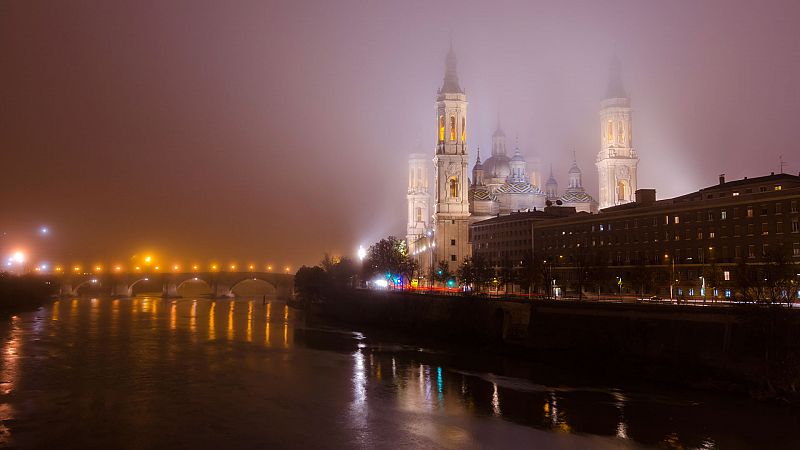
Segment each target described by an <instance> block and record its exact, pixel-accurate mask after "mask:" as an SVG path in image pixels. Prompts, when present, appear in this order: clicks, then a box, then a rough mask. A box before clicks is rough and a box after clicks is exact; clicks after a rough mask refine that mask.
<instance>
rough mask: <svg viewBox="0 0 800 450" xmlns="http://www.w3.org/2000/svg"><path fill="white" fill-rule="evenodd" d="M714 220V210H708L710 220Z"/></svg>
mask: <svg viewBox="0 0 800 450" xmlns="http://www.w3.org/2000/svg"><path fill="white" fill-rule="evenodd" d="M713 220H714V212H713V211H709V212H708V221H709V222H712V221H713Z"/></svg>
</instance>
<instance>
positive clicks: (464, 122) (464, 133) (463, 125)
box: [461, 117, 467, 142]
mask: <svg viewBox="0 0 800 450" xmlns="http://www.w3.org/2000/svg"><path fill="white" fill-rule="evenodd" d="M461 142H467V118H466V117H462V118H461Z"/></svg>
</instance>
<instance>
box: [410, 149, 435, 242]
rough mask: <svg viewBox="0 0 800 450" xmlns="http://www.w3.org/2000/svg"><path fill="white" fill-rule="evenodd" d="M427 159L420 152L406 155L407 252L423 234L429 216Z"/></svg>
mask: <svg viewBox="0 0 800 450" xmlns="http://www.w3.org/2000/svg"><path fill="white" fill-rule="evenodd" d="M428 161H429V160H428V159H427V158H426V156H425V155H424V154H422V153H412V154H411V155H409V157H408V194H407V195H406V199H408V226H407V227H406V244H408V249H409V252H413V251H414V247H415V242H416V241H417V240H418V239H420V238H421V237H422V236H424V235H425V230H426V229H427V228H428V220H429V218H430V210H429V206H428V205H429V202H430V195H429V194H428Z"/></svg>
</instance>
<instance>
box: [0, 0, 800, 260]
mask: <svg viewBox="0 0 800 450" xmlns="http://www.w3.org/2000/svg"><path fill="white" fill-rule="evenodd" d="M799 21H800V3H798V2H796V1H790V0H787V1H765V2H752V1H744V0H736V1H734V0H720V1H710V0H703V1H690V0H682V1H671V2H655V1H641V0H638V1H636V0H631V1H584V2H579V1H552V2H534V1H520V2H503V1H492V2H488V1H486V2H470V1H457V2H435V1H403V2H366V1H364V2H355V1H353V2H350V1H319V2H308V1H302V2H301V1H296V2H261V1H254V2H246V1H236V2H222V1H219V2H209V1H197V0H194V1H185V2H180V1H169V2H162V1H131V2H106V1H70V2H29V1H21V0H20V1H4V2H2V3H0V67H1V68H2V70H0V81H2V82H1V83H0V152H1V153H2V169H3V170H2V172H1V173H0V195H2V202H0V231H1V232H3V233H5V234H4V235H3V237H2V240H0V251H2V252H4V253H3V254H4V255H5V253H7V252H9V251H11V250H13V249H14V248H25V249H27V250H28V251H29V252H30V253H31V254H33V255H37V256H38V257H39V258H40V259H50V260H52V261H60V262H63V263H65V264H71V263H73V261H75V262H77V261H82V262H85V263H94V262H95V261H97V262H107V263H111V262H117V261H119V262H122V263H124V262H125V261H127V260H128V259H130V257H131V256H132V255H134V254H138V253H140V252H143V251H147V252H154V253H156V254H158V255H162V259H164V260H167V259H169V260H170V263H171V261H173V260H174V261H181V262H185V263H191V262H199V263H206V262H209V261H220V262H222V263H226V262H227V261H238V262H239V263H245V262H247V261H254V262H257V263H262V262H263V263H274V264H280V265H286V264H288V265H291V266H293V267H296V266H297V265H299V264H301V263H314V262H316V261H317V260H318V259H319V258H320V257H321V255H322V253H323V252H326V251H327V252H332V253H335V254H349V255H352V254H353V253H354V251H355V249H356V248H357V247H358V245H359V244H364V245H367V244H369V243H370V242H372V241H374V240H376V239H378V238H380V237H382V236H385V235H388V234H395V235H398V236H402V235H404V233H405V221H406V216H405V214H406V204H405V191H406V180H407V176H406V159H407V155H408V153H411V152H424V153H428V154H430V155H431V157H433V149H434V141H435V137H436V135H435V133H436V130H435V121H434V101H435V94H436V90H437V88H438V87H439V86H440V85H441V82H442V76H443V74H444V57H445V54H446V52H447V49H448V45H449V42H450V39H451V38H452V42H453V48H454V50H455V53H456V55H457V57H458V72H459V77H460V80H461V86H462V87H464V89H465V90H466V93H467V98H468V101H469V110H468V114H469V116H468V117H469V118H468V137H467V138H468V143H469V146H470V156H471V160H472V161H474V158H475V149H476V146H478V145H480V147H481V148H482V149H486V151H487V154H488V149H489V148H490V138H491V134H492V132H493V131H494V128H495V126H496V124H497V120H498V117H499V119H500V121H501V122H502V125H503V129H504V130H505V132H506V133H507V135H508V136H509V141H510V144H513V140H514V139H515V137H518V139H519V145H520V149H521V150H522V152H523V154H524V155H526V156H532V155H533V154H534V153H538V154H539V155H540V157H541V159H542V162H543V165H544V166H545V167H547V166H548V165H549V164H552V165H553V170H554V174H555V176H556V178H557V179H558V180H559V183H560V185H561V187H562V189H563V187H564V185H565V184H566V181H567V180H566V171H567V169H568V167H569V165H570V163H571V155H572V151H573V150H574V151H575V152H576V154H577V158H578V163H579V165H580V167H581V169H582V170H583V173H584V186H586V188H587V190H588V191H589V193H590V194H592V195H594V196H596V195H597V181H596V174H595V169H594V159H595V157H596V154H597V152H598V150H599V145H600V136H599V124H598V111H599V102H600V100H601V99H602V97H603V94H604V93H605V88H606V84H607V82H608V66H609V61H610V59H611V58H612V55H613V54H614V53H616V54H617V55H618V57H619V59H620V61H621V63H622V75H623V80H624V83H625V87H626V89H627V91H628V93H629V94H630V97H631V99H632V106H633V110H634V111H633V133H634V134H633V143H634V147H635V148H636V150H637V151H638V153H639V156H640V163H639V187H640V188H642V187H652V188H655V189H656V190H657V193H658V196H659V197H662V198H663V197H668V196H673V195H678V194H682V193H686V192H688V191H691V190H696V189H698V188H701V187H704V186H706V185H710V184H714V183H715V182H716V179H717V175H718V174H720V173H726V174H727V177H728V179H737V178H741V177H744V176H759V175H765V174H768V173H769V172H770V171H776V172H777V171H779V170H780V166H779V157H780V156H781V155H783V159H784V160H785V161H786V162H787V165H786V166H785V167H784V169H785V171H787V172H790V173H797V172H798V170H800V152H798V151H797V147H796V143H797V142H798V141H799V140H800V127H798V117H800V27H798V22H799ZM43 224H47V225H48V226H49V227H50V228H51V230H52V233H51V235H50V236H49V237H48V238H47V239H46V240H43V239H41V238H40V237H39V236H37V235H36V233H35V230H36V229H37V228H38V227H39V226H40V225H43Z"/></svg>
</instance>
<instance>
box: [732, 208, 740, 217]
mask: <svg viewBox="0 0 800 450" xmlns="http://www.w3.org/2000/svg"><path fill="white" fill-rule="evenodd" d="M733 218H734V219H738V218H739V208H733Z"/></svg>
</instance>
